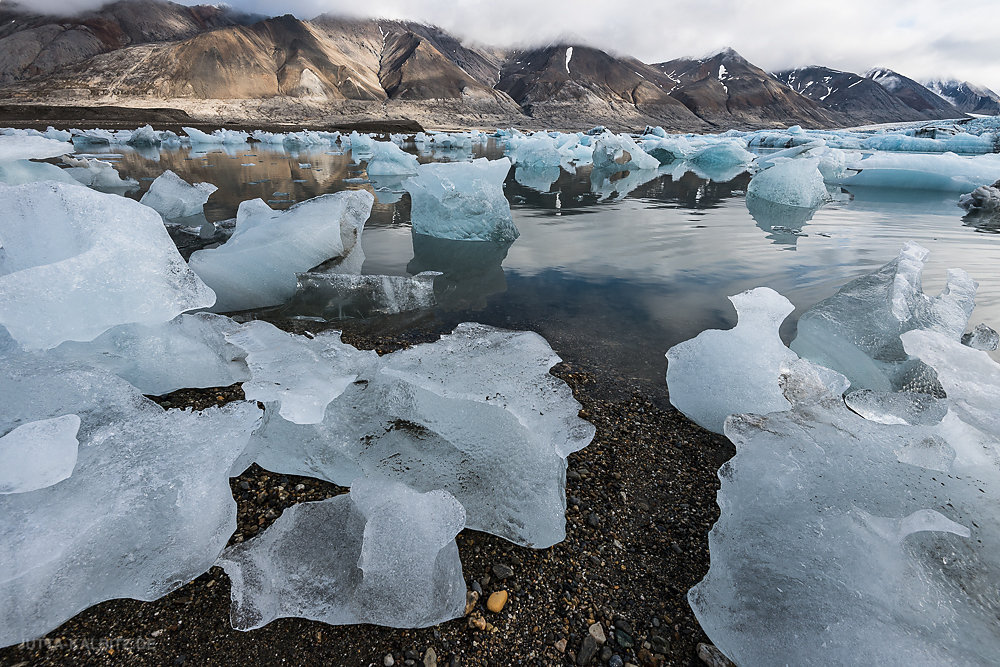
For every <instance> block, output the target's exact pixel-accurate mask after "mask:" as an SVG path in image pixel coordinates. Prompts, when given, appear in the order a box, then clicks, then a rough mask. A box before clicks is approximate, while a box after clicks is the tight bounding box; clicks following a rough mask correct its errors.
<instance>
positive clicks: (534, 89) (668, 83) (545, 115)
mask: <svg viewBox="0 0 1000 667" xmlns="http://www.w3.org/2000/svg"><path fill="white" fill-rule="evenodd" d="M0 97H3V98H5V99H6V100H8V101H9V102H14V103H24V104H28V103H32V104H75V105H86V106H92V105H119V106H126V107H170V108H177V109H182V110H184V111H186V112H188V113H190V114H191V115H192V117H195V118H200V119H203V120H206V121H220V122H225V121H236V122H243V123H250V124H252V123H263V122H267V123H274V122H288V123H312V124H330V123H333V122H334V121H335V120H336V121H351V120H355V121H356V120H358V119H366V118H367V119H372V120H378V119H383V120H384V119H391V118H409V119H414V120H417V121H418V122H420V123H422V124H424V125H425V126H431V127H440V128H457V127H489V126H494V125H504V126H506V125H513V126H518V127H553V128H569V129H579V128H581V127H583V126H590V125H596V124H603V125H606V126H608V127H611V128H613V129H633V128H636V127H642V126H644V125H646V124H650V125H661V126H663V127H664V128H667V129H671V130H679V131H718V130H720V129H727V128H730V127H741V128H756V127H777V126H787V125H791V124H800V125H803V126H807V127H837V126H841V127H843V126H850V125H859V124H867V123H884V122H897V121H910V120H922V119H937V118H956V119H960V118H965V117H967V116H966V113H1000V97H998V96H997V95H996V93H993V92H992V91H989V90H987V89H984V88H981V87H978V86H974V85H973V84H970V83H968V82H955V81H935V82H930V83H929V85H928V86H924V85H921V84H920V83H917V82H916V81H914V80H912V79H909V78H907V77H905V76H903V75H901V74H898V73H896V72H893V71H892V70H889V69H886V68H877V69H873V70H871V71H869V72H868V73H866V74H865V75H858V74H854V73H850V72H840V71H837V70H833V69H829V68H825V67H820V66H813V67H806V68H799V69H793V70H787V71H783V72H775V73H768V72H766V71H764V70H763V69H761V68H759V67H757V66H755V65H753V64H752V63H750V62H748V61H747V60H746V59H744V58H743V57H742V56H740V55H739V54H738V53H736V52H735V51H733V50H732V49H725V50H723V51H720V52H718V53H715V54H713V55H711V56H708V57H706V58H679V59H675V60H671V61H668V62H662V63H643V62H640V61H639V60H637V59H635V58H631V57H628V56H623V55H617V54H612V53H608V52H605V51H601V50H598V49H595V48H591V47H588V46H586V45H582V44H557V45H548V46H545V47H540V48H534V49H526V50H524V49H522V50H504V49H497V48H490V47H484V46H481V45H474V44H468V43H465V42H463V41H462V40H460V39H458V38H457V37H455V36H453V35H450V34H448V33H446V32H444V31H443V30H440V29H438V28H435V27H433V26H427V25H423V24H420V23H416V22H410V21H389V20H381V19H347V18H342V17H336V16H330V15H322V16H319V17H317V18H315V19H312V20H308V21H306V20H301V19H298V18H295V17H293V16H291V15H286V16H279V17H262V16H255V15H248V14H243V13H239V12H235V11H233V10H231V9H229V8H226V7H219V6H194V7H188V6H183V5H178V4H174V3H171V2H167V1H164V0H121V1H119V2H114V3H111V4H108V5H105V6H104V7H102V8H101V9H99V10H96V11H93V12H90V13H85V14H81V15H78V16H68V17H57V16H48V15H39V14H33V13H31V12H30V11H28V10H26V9H25V8H24V7H18V6H10V5H6V6H5V8H3V9H0Z"/></svg>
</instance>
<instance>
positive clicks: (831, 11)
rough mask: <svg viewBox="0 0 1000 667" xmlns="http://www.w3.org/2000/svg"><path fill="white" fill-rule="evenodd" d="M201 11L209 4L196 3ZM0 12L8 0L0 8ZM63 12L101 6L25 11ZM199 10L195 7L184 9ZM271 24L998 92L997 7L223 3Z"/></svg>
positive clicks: (913, 0) (642, 1)
mask: <svg viewBox="0 0 1000 667" xmlns="http://www.w3.org/2000/svg"><path fill="white" fill-rule="evenodd" d="M202 1H203V2H204V0H202ZM0 2H3V0H0ZM22 2H23V3H24V4H25V5H27V6H30V7H32V8H33V9H34V8H41V9H43V10H44V9H48V10H50V11H56V12H65V11H66V10H67V7H75V6H87V7H88V8H89V7H93V6H95V5H100V4H102V2H101V1H100V0H22ZM181 2H183V4H199V3H198V1H197V0H181ZM229 4H231V5H233V6H235V7H238V8H241V9H245V10H248V11H252V12H259V13H262V14H267V15H276V14H284V13H292V14H295V15H296V16H298V17H300V18H312V17H313V16H316V15H317V14H321V13H324V12H330V13H334V14H346V15H353V16H377V17H384V18H406V19H414V20H419V21H424V22H427V23H433V24H435V25H438V26H440V27H442V28H444V29H446V30H448V31H449V32H452V33H454V34H457V35H459V36H461V37H463V38H466V39H467V40H472V41H476V42H480V43H485V44H491V45H496V46H520V45H538V44H546V43H549V42H552V41H556V40H566V41H577V42H580V43H585V44H590V45H593V46H597V47H599V48H603V49H605V50H610V51H614V52H617V53H621V54H627V55H634V56H636V57H637V58H639V59H640V60H643V61H645V62H659V61H663V60H669V59H671V58H676V57H679V56H685V55H693V56H701V55H706V54H708V53H710V52H713V51H716V50H718V49H719V48H721V47H724V46H732V47H733V48H734V49H736V50H737V51H739V52H740V53H741V54H743V56H744V57H746V58H747V59H748V60H750V61H751V62H753V63H755V64H757V65H759V66H761V67H763V68H764V69H767V70H776V69H782V68H787V67H793V66H801V65H809V64H823V65H827V66H829V67H833V68H836V69H844V70H849V71H854V72H860V73H863V72H864V71H866V70H867V69H869V68H871V67H873V66H886V67H890V68H892V69H895V70H897V71H898V72H900V73H901V74H905V75H907V76H910V77H911V78H914V79H918V80H925V79H927V78H932V77H955V78H958V79H961V80H968V81H971V82H973V83H979V84H981V85H986V86H988V87H990V88H992V89H993V90H995V91H997V92H1000V28H998V27H997V25H998V24H997V18H996V17H997V9H998V8H1000V7H998V3H997V0H966V1H965V2H962V3H958V4H952V5H948V4H946V3H944V2H941V0H909V1H908V2H901V1H900V0H840V2H837V3H826V2H824V3H819V2H810V0H767V1H764V0H624V1H619V2H607V1H606V0H600V1H599V0H499V1H497V0H494V1H485V0H366V1H365V2H357V0H349V1H348V0H230V2H229Z"/></svg>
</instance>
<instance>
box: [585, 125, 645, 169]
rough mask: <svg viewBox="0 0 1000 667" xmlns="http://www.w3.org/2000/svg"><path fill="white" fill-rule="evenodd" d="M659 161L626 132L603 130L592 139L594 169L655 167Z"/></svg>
mask: <svg viewBox="0 0 1000 667" xmlns="http://www.w3.org/2000/svg"><path fill="white" fill-rule="evenodd" d="M659 166H660V161H659V160H657V159H656V158H655V157H653V156H651V155H649V154H648V153H646V151H644V150H642V149H641V148H639V145H638V144H636V143H635V141H634V140H633V139H632V137H630V136H628V135H627V134H612V133H611V132H605V133H604V134H602V135H601V136H599V137H597V138H596V139H595V140H594V169H601V170H604V171H625V170H629V169H656V168H657V167H659Z"/></svg>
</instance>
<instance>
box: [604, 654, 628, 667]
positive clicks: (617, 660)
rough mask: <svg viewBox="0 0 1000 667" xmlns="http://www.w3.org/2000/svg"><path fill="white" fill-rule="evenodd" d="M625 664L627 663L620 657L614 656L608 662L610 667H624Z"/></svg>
mask: <svg viewBox="0 0 1000 667" xmlns="http://www.w3.org/2000/svg"><path fill="white" fill-rule="evenodd" d="M624 664H625V663H624V661H623V660H622V657H621V656H620V655H613V656H611V659H610V660H608V667H622V666H623V665H624Z"/></svg>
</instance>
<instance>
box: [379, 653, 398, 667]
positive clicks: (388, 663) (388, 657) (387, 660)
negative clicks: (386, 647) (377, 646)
mask: <svg viewBox="0 0 1000 667" xmlns="http://www.w3.org/2000/svg"><path fill="white" fill-rule="evenodd" d="M382 664H383V665H385V667H392V666H393V665H395V664H396V659H395V658H393V657H392V653H386V654H385V657H384V658H382Z"/></svg>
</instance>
